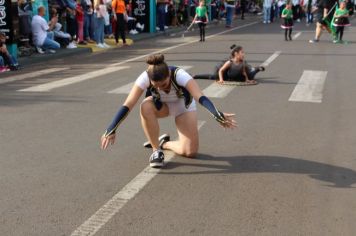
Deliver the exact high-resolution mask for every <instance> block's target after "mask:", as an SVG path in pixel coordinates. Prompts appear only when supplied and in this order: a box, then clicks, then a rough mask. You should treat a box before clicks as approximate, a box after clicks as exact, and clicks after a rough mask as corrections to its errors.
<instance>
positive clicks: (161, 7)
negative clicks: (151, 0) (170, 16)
mask: <svg viewBox="0 0 356 236" xmlns="http://www.w3.org/2000/svg"><path fill="white" fill-rule="evenodd" d="M114 1H115V0H114ZM166 6H167V3H166V0H157V23H158V27H159V30H160V31H164V26H165V25H166V15H167V9H166Z"/></svg>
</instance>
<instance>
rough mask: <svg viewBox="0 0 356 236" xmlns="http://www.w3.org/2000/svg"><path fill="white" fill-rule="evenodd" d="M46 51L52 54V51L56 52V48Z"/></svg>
mask: <svg viewBox="0 0 356 236" xmlns="http://www.w3.org/2000/svg"><path fill="white" fill-rule="evenodd" d="M48 52H49V53H52V54H54V53H56V50H53V49H48Z"/></svg>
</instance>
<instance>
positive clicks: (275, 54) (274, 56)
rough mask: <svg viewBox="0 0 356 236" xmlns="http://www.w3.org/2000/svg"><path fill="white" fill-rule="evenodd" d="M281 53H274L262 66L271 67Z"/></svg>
mask: <svg viewBox="0 0 356 236" xmlns="http://www.w3.org/2000/svg"><path fill="white" fill-rule="evenodd" d="M281 53H282V52H281V51H276V52H274V53H273V54H272V55H271V56H270V57H269V58H268V59H267V60H266V61H265V62H263V63H262V64H261V66H269V64H271V63H272V62H273V61H274V60H275V59H276V58H277V57H278V56H279V55H280V54H281Z"/></svg>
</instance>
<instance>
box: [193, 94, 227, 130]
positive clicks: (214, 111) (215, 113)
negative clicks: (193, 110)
mask: <svg viewBox="0 0 356 236" xmlns="http://www.w3.org/2000/svg"><path fill="white" fill-rule="evenodd" d="M199 103H200V104H201V105H202V106H203V107H205V108H206V109H207V110H208V111H209V112H210V113H211V114H212V115H213V117H214V119H215V120H216V121H217V122H219V123H225V117H224V114H223V113H222V112H220V111H219V110H218V109H216V107H215V106H214V104H213V103H212V102H211V101H210V100H209V98H207V97H206V96H201V97H200V98H199Z"/></svg>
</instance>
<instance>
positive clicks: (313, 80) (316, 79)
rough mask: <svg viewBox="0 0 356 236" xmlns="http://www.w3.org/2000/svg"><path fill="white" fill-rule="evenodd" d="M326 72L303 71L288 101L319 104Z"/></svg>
mask: <svg viewBox="0 0 356 236" xmlns="http://www.w3.org/2000/svg"><path fill="white" fill-rule="evenodd" d="M327 73H328V72H327V71H313V70H305V71H304V72H303V74H302V76H301V78H300V79H299V82H298V84H297V85H296V86H295V88H294V90H293V92H292V94H291V96H290V97H289V101H291V102H313V103H321V102H322V99H323V89H324V84H325V80H326V76H327Z"/></svg>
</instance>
